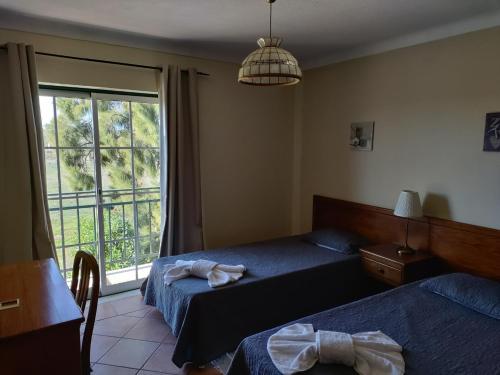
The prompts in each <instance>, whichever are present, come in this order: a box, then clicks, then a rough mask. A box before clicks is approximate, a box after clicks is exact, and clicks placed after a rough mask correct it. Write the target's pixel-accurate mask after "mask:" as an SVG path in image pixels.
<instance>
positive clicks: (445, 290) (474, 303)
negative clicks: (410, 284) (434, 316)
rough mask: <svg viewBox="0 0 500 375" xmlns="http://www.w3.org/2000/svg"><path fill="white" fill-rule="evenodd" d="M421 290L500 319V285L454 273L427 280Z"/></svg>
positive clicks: (491, 281) (422, 284)
mask: <svg viewBox="0 0 500 375" xmlns="http://www.w3.org/2000/svg"><path fill="white" fill-rule="evenodd" d="M420 287H421V288H425V289H427V290H430V291H431V292H433V293H436V294H439V295H440V296H443V297H446V298H448V299H450V300H452V301H454V302H456V303H459V304H461V305H462V306H465V307H468V308H470V309H472V310H475V311H477V312H480V313H481V314H484V315H488V316H490V317H492V318H495V319H500V283H499V282H497V281H493V280H488V279H484V278H482V277H477V276H472V275H469V274H466V273H452V274H449V275H443V276H438V277H434V278H432V279H429V280H426V281H424V282H423V283H421V284H420Z"/></svg>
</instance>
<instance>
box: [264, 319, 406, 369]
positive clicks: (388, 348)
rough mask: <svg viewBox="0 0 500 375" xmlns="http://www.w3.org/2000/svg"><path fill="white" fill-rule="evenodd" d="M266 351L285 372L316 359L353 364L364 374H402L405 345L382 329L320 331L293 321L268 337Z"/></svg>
mask: <svg viewBox="0 0 500 375" xmlns="http://www.w3.org/2000/svg"><path fill="white" fill-rule="evenodd" d="M267 351H268V353H269V355H270V357H271V359H272V361H273V363H274V365H275V366H276V367H277V368H278V370H279V371H280V372H281V373H282V374H284V375H291V374H295V373H297V372H301V371H306V370H308V369H310V368H311V367H313V366H314V365H315V364H316V362H319V363H323V364H330V363H331V364H333V363H336V364H342V365H346V366H350V367H354V370H355V371H356V372H357V373H358V374H361V375H401V374H404V371H405V362H404V360H403V356H402V355H401V351H402V348H401V346H400V345H398V343H397V342H395V341H394V340H392V339H391V338H390V337H388V336H386V335H385V334H383V333H382V332H381V331H375V332H360V333H356V334H354V335H350V334H347V333H341V332H332V331H317V332H314V328H313V326H312V325H311V324H299V323H296V324H293V325H291V326H288V327H285V328H282V329H280V330H279V331H278V332H276V333H275V334H273V335H272V336H271V337H269V340H268V342H267Z"/></svg>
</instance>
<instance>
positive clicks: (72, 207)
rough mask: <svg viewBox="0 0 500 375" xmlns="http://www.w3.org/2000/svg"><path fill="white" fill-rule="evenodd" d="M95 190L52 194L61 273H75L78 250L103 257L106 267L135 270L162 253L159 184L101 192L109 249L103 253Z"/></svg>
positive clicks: (106, 243)
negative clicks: (160, 246) (100, 247)
mask: <svg viewBox="0 0 500 375" xmlns="http://www.w3.org/2000/svg"><path fill="white" fill-rule="evenodd" d="M96 199H97V195H96V192H95V191H75V192H65V193H61V194H58V193H52V194H48V200H49V211H50V214H51V219H52V226H53V231H54V236H55V240H56V241H55V242H56V249H57V252H58V257H59V263H60V265H61V272H63V274H64V276H65V277H66V278H69V277H70V276H71V269H72V263H73V258H74V254H75V253H76V251H78V250H87V251H90V252H91V253H93V254H94V255H95V256H96V257H97V258H100V256H101V254H103V255H104V260H105V262H104V263H105V266H106V271H110V272H111V271H114V270H122V269H130V268H131V267H132V268H134V269H135V277H136V278H140V275H139V273H140V272H139V270H140V269H142V268H143V267H139V266H141V265H144V264H147V263H150V262H151V261H152V260H153V259H155V258H156V257H157V256H158V252H159V236H160V188H159V187H151V188H136V189H110V190H104V191H103V192H102V202H103V204H102V210H103V215H102V218H103V222H102V226H101V228H102V230H103V236H104V238H103V240H104V249H102V250H101V251H99V242H100V241H99V236H98V233H99V225H98V215H97V205H96Z"/></svg>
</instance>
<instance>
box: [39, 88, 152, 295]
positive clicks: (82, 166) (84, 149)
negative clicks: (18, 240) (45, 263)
mask: <svg viewBox="0 0 500 375" xmlns="http://www.w3.org/2000/svg"><path fill="white" fill-rule="evenodd" d="M40 106H41V112H42V123H43V131H44V146H45V159H46V160H45V163H46V179H47V191H48V200H49V209H50V216H51V221H52V229H53V232H54V236H55V242H56V247H57V254H58V258H59V263H60V266H61V271H62V273H63V275H64V276H65V277H66V278H67V279H70V278H71V268H72V265H73V258H74V255H75V253H76V252H77V251H78V250H86V251H89V252H91V253H92V254H94V256H96V258H97V259H98V262H99V265H100V269H101V289H102V291H103V293H104V294H106V293H113V292H117V291H121V290H125V289H130V288H135V287H137V286H138V285H139V283H140V282H141V280H142V279H144V278H145V277H147V275H148V274H149V269H150V267H151V262H152V260H153V259H155V258H156V257H157V256H158V251H159V241H160V240H159V236H160V149H159V147H160V144H159V105H158V103H157V99H156V98H151V97H139V96H130V95H127V96H123V95H116V94H101V93H85V92H83V93H76V92H69V91H68V92H66V91H43V90H42V92H41V96H40Z"/></svg>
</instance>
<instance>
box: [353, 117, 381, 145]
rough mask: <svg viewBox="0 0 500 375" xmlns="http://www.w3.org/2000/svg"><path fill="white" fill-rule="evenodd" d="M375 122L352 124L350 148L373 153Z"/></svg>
mask: <svg viewBox="0 0 500 375" xmlns="http://www.w3.org/2000/svg"><path fill="white" fill-rule="evenodd" d="M374 128H375V122H373V121H365V122H353V123H352V124H351V139H350V146H351V149H352V150H357V151H372V150H373V131H374Z"/></svg>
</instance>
